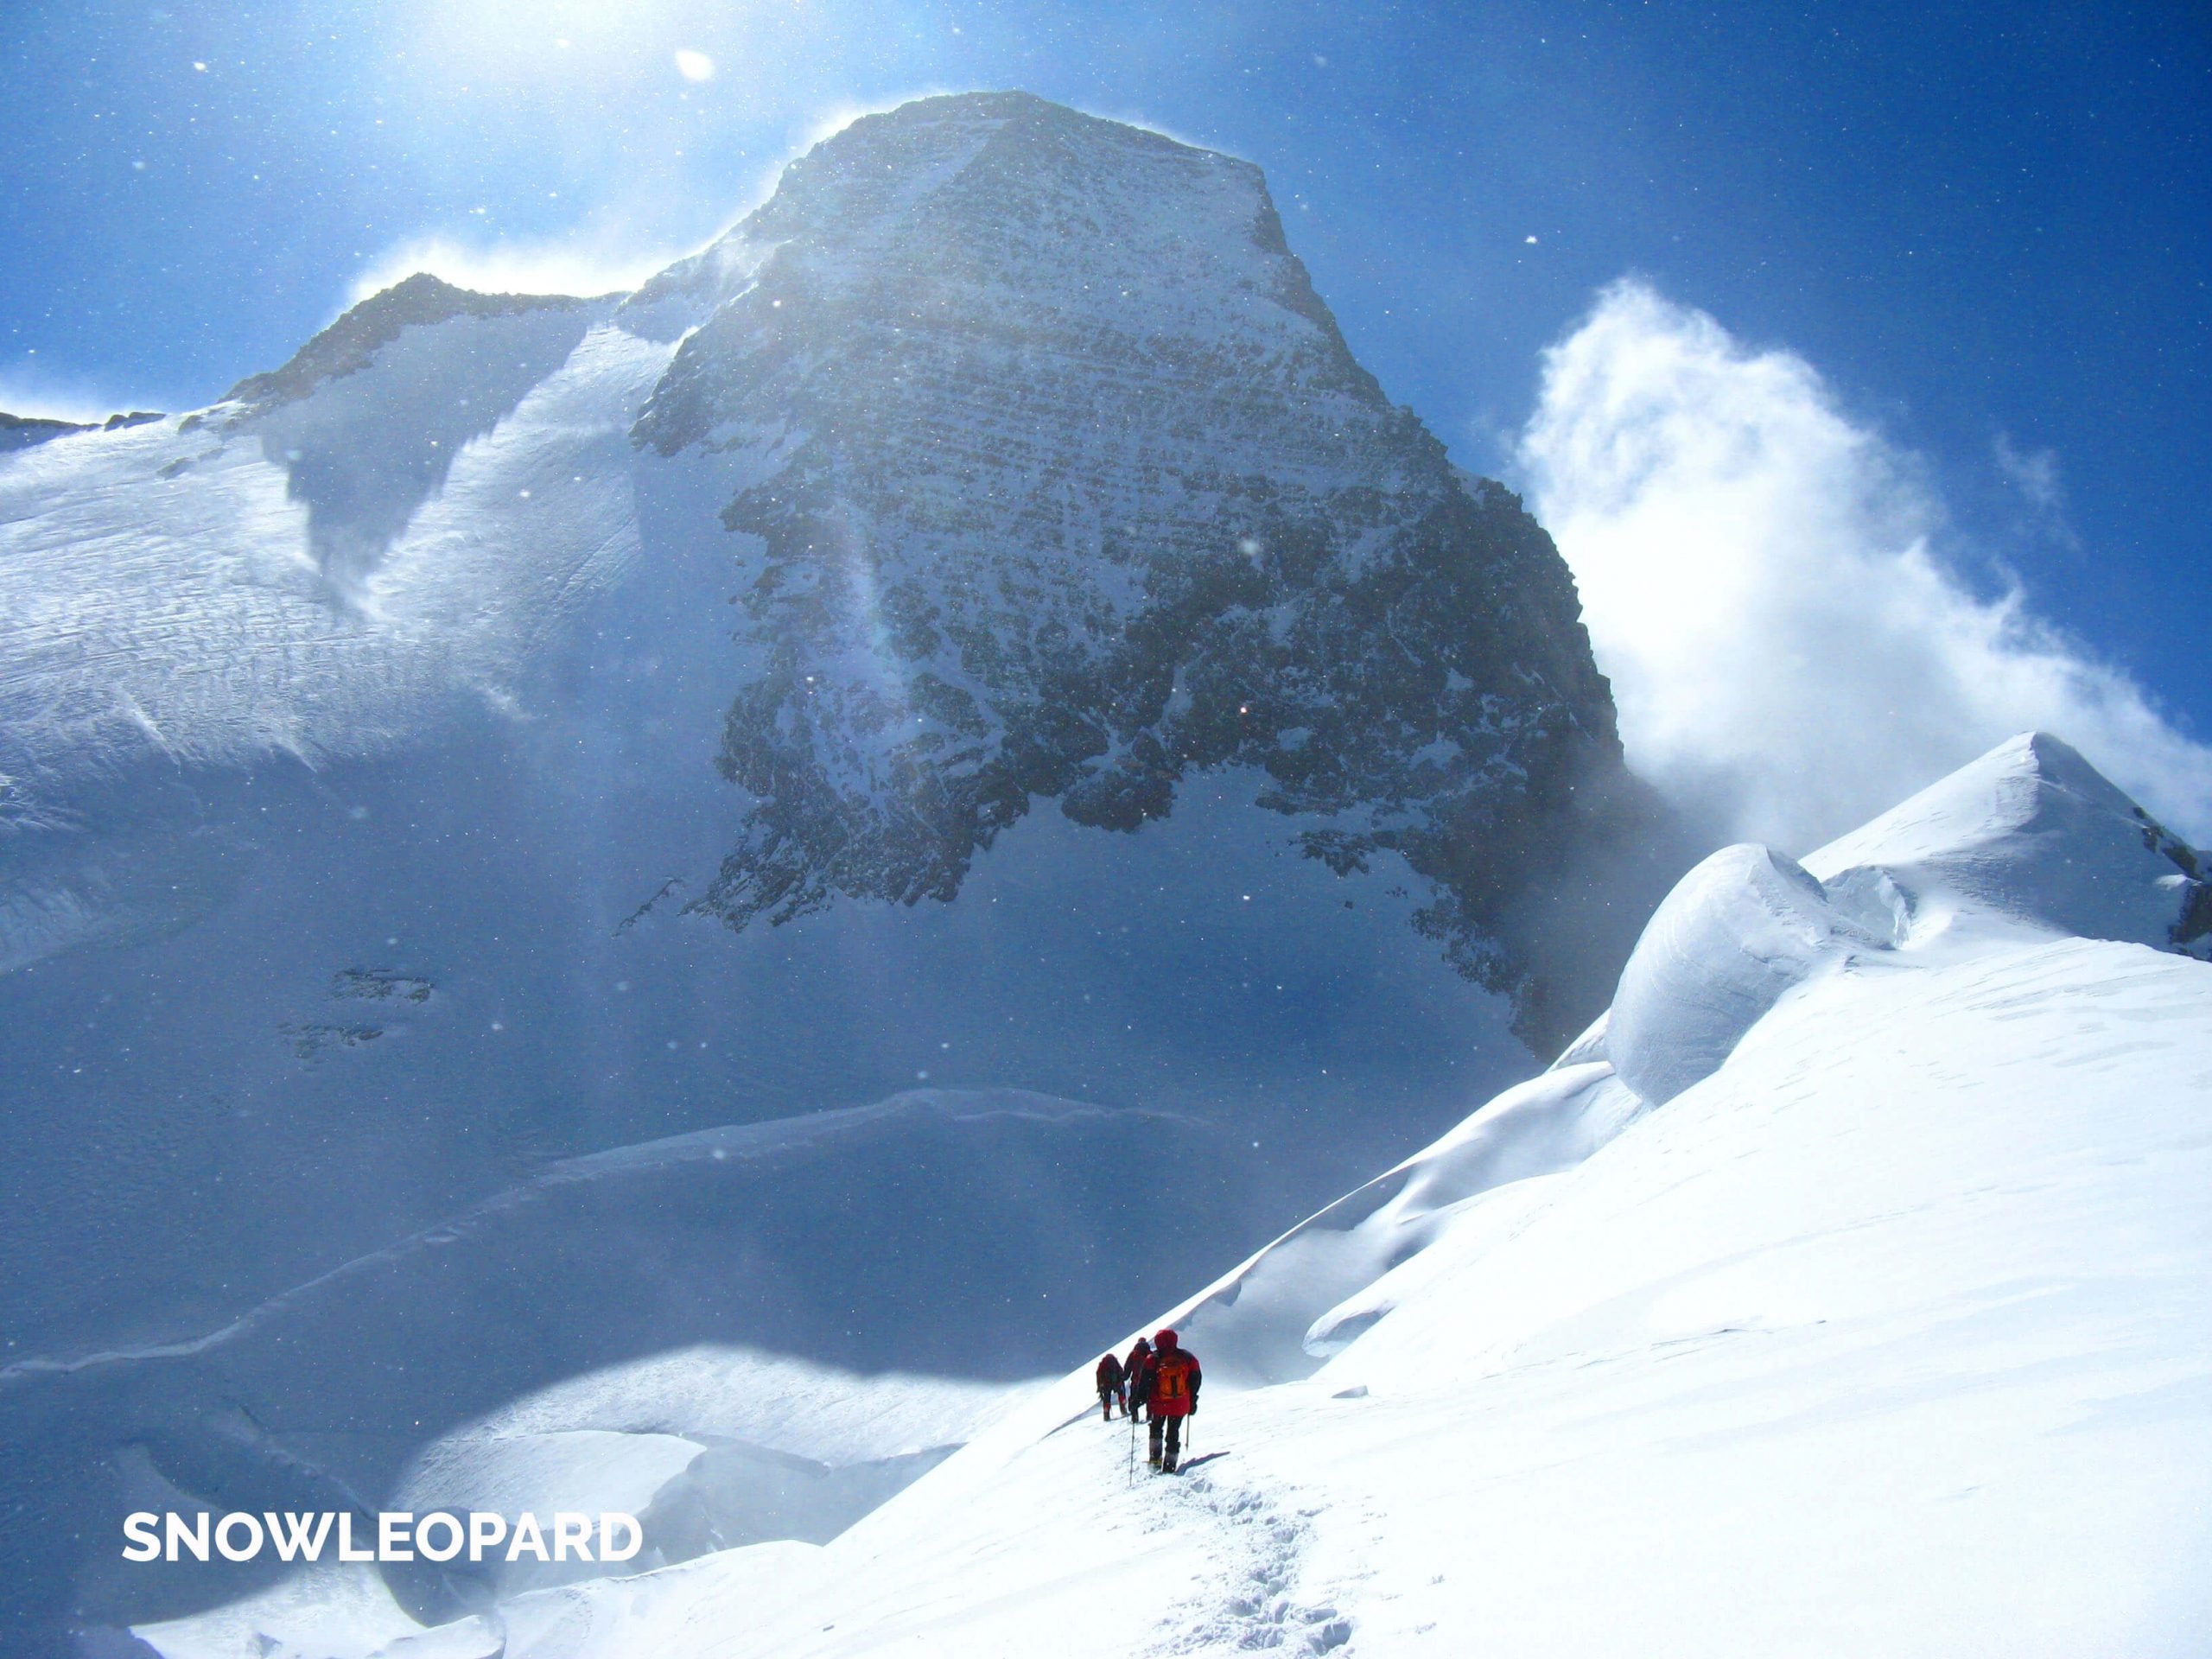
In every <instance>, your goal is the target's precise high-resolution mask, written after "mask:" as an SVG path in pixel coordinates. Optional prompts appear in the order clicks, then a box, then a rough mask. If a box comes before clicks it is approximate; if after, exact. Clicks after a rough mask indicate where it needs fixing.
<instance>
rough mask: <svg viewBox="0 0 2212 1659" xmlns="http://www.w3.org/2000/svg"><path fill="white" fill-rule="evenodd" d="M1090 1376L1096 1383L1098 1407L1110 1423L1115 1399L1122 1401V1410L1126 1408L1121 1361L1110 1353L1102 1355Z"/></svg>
mask: <svg viewBox="0 0 2212 1659" xmlns="http://www.w3.org/2000/svg"><path fill="white" fill-rule="evenodd" d="M1092 1376H1094V1378H1095V1379H1096V1382H1097V1383H1098V1408H1099V1409H1100V1410H1101V1411H1103V1412H1104V1413H1105V1414H1106V1421H1108V1422H1109V1423H1110V1422H1112V1421H1114V1402H1116V1401H1117V1400H1118V1401H1121V1402H1122V1410H1123V1411H1124V1412H1126V1411H1127V1410H1128V1401H1127V1399H1126V1398H1125V1397H1124V1395H1123V1394H1122V1378H1123V1376H1125V1373H1124V1372H1123V1371H1122V1362H1121V1361H1120V1360H1118V1359H1116V1358H1115V1357H1114V1356H1113V1355H1111V1354H1106V1355H1103V1356H1101V1357H1100V1359H1099V1361H1098V1369H1097V1370H1096V1371H1095V1372H1093V1373H1092Z"/></svg>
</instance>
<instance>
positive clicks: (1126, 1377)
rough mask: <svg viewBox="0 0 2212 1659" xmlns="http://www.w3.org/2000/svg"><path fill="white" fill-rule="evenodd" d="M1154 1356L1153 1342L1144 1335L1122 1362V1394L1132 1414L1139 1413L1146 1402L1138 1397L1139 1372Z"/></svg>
mask: <svg viewBox="0 0 2212 1659" xmlns="http://www.w3.org/2000/svg"><path fill="white" fill-rule="evenodd" d="M1151 1357H1152V1344H1150V1343H1149V1342H1147V1341H1146V1340H1145V1339H1144V1338H1142V1337H1139V1338H1137V1339H1136V1345H1135V1347H1133V1348H1131V1349H1130V1350H1129V1357H1128V1358H1127V1359H1125V1360H1123V1361H1122V1398H1123V1400H1124V1401H1125V1402H1127V1405H1126V1408H1127V1410H1128V1414H1129V1415H1130V1416H1132V1417H1134V1416H1135V1415H1136V1414H1137V1408H1138V1407H1139V1406H1141V1405H1142V1404H1143V1403H1144V1402H1142V1401H1141V1400H1139V1399H1138V1398H1137V1373H1138V1372H1139V1371H1141V1370H1143V1369H1144V1363H1145V1361H1147V1360H1148V1359H1150V1358H1151Z"/></svg>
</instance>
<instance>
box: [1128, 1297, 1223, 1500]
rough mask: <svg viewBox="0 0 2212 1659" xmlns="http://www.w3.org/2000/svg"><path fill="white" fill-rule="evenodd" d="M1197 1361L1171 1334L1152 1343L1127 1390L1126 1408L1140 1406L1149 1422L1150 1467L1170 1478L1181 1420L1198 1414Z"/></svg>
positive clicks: (1179, 1444) (1178, 1456) (1179, 1441)
mask: <svg viewBox="0 0 2212 1659" xmlns="http://www.w3.org/2000/svg"><path fill="white" fill-rule="evenodd" d="M1204 1380H1205V1379H1204V1375H1203V1373H1201V1372H1200V1370H1198V1356H1197V1355H1196V1354H1194V1353H1192V1352H1191V1351H1190V1350H1189V1349H1187V1348H1185V1347H1184V1346H1182V1344H1180V1343H1179V1341H1178V1340H1177V1338H1176V1335H1175V1332H1173V1331H1172V1330H1164V1331H1160V1332H1157V1333H1155V1334H1154V1337H1153V1339H1152V1351H1151V1353H1150V1354H1148V1355H1147V1356H1146V1357H1145V1361H1144V1364H1143V1368H1142V1369H1141V1370H1140V1371H1139V1372H1138V1373H1137V1375H1136V1377H1135V1380H1134V1381H1133V1382H1132V1383H1130V1386H1129V1401H1130V1408H1131V1409H1132V1410H1134V1409H1135V1407H1136V1405H1137V1404H1138V1403H1139V1402H1142V1404H1143V1406H1144V1408H1145V1414H1146V1415H1147V1417H1149V1418H1150V1419H1151V1420H1152V1432H1151V1434H1150V1436H1149V1445H1150V1446H1151V1452H1152V1455H1151V1459H1150V1461H1151V1464H1152V1466H1153V1467H1154V1468H1155V1469H1157V1470H1160V1471H1161V1472H1163V1473H1165V1474H1170V1475H1172V1474H1173V1473H1174V1472H1175V1465H1176V1464H1177V1463H1178V1462H1179V1460H1180V1459H1181V1457H1182V1453H1183V1420H1184V1419H1185V1418H1186V1417H1195V1416H1196V1415H1197V1414H1198V1384H1199V1383H1201V1382H1202V1381H1204Z"/></svg>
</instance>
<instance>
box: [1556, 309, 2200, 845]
mask: <svg viewBox="0 0 2212 1659" xmlns="http://www.w3.org/2000/svg"><path fill="white" fill-rule="evenodd" d="M1520 457H1521V461H1522V465H1523V466H1524V467H1526V468H1527V469H1528V474H1529V480H1530V482H1531V484H1532V486H1533V487H1532V491H1531V494H1532V498H1533V500H1532V505H1534V507H1535V512H1536V514H1537V516H1538V518H1540V519H1541V521H1542V522H1543V523H1544V524H1546V525H1547V526H1548V527H1549V528H1550V530H1551V531H1552V534H1553V536H1554V537H1555V538H1556V540H1557V542H1558V544H1559V548H1560V552H1561V553H1562V554H1563V555H1564V556H1566V558H1567V563H1568V564H1569V566H1570V567H1572V569H1573V572H1574V576H1575V581H1576V582H1577V584H1578V586H1579V587H1580V590H1581V596H1582V604H1583V618H1584V621H1585V623H1586V626H1588V628H1589V631H1590V638H1591V643H1592V648H1593V649H1594V651H1595V652H1596V654H1597V658H1598V662H1599V667H1600V668H1601V669H1602V670H1603V671H1605V673H1606V674H1607V675H1608V676H1609V677H1611V681H1612V685H1613V691H1614V696H1615V697H1616V699H1617V701H1618V707H1619V710H1620V724H1621V734H1622V738H1623V741H1624V744H1625V746H1626V747H1627V750H1628V753H1629V754H1630V757H1631V758H1632V760H1634V763H1635V765H1636V766H1637V770H1638V771H1640V772H1643V773H1644V774H1645V775H1646V776H1648V777H1649V778H1650V779H1652V780H1653V781H1655V782H1656V783H1657V784H1658V785H1660V787H1661V788H1662V791H1665V792H1666V793H1667V794H1668V795H1669V796H1670V797H1671V798H1674V799H1675V801H1676V802H1677V803H1678V804H1682V805H1684V806H1686V807H1689V808H1692V809H1693V810H1699V811H1700V812H1706V813H1711V814H1713V815H1714V816H1715V817H1718V819H1719V828H1720V829H1722V830H1723V831H1724V832H1725V833H1726V834H1728V835H1731V836H1743V837H1749V838H1753V839H1758V840H1762V841H1766V842H1771V843H1773V844H1775V845H1777V846H1784V847H1791V848H1801V849H1802V848H1805V847H1809V846H1812V845H1815V843H1817V842H1820V841H1821V840H1822V839H1824V838H1825V837H1827V836H1830V835H1833V834H1834V833H1835V832H1836V831H1837V830H1839V829H1842V828H1843V827H1845V826H1846V825H1848V824H1850V823H1855V822H1857V821H1858V820H1859V819H1861V818H1864V817H1866V816H1867V815H1868V814H1869V813H1870V812H1872V810H1875V809H1876V808H1878V806H1879V805H1880V804H1882V803H1883V802H1884V801H1885V800H1891V799H1895V798H1897V797H1899V796H1902V795H1904V794H1908V793H1910V791H1913V790H1915V789H1917V788H1918V787H1920V785H1923V784H1924V783H1926V782H1927V781H1928V780H1929V779H1930V778H1932V777H1936V776H1937V775H1939V774H1941V773H1942V772H1946V771H1948V770H1949V769H1950V768H1951V767H1953V766H1957V765H1959V764H1961V762H1962V761H1964V760H1967V758H1968V757H1970V756H1972V755H1974V754H1975V753H1979V752H1980V751H1982V750H1984V749H1986V748H1987V747H1989V746H1990V745H1991V744H1992V743H1994V742H1996V741H1998V740H1999V739H2000V738H2002V737H2004V736H2005V734H2008V733H2011V732H2014V731H2018V730H2022V729H2024V728H2043V729H2045V730H2049V731H2054V732H2057V733H2060V734H2063V735H2064V736H2065V737H2066V738H2067V740H2068V741H2069V742H2072V743H2074V744H2075V745H2076V746H2077V747H2080V748H2081V749H2082V751H2083V753H2086V754H2088V756H2089V757H2090V759H2091V760H2093V761H2094V762H2095V764H2096V765H2097V766H2100V767H2101V768H2102V769H2104V770H2105V771H2107V772H2109V773H2110V774H2111V775H2112V776H2113V778H2115V779H2118V780H2119V781H2120V783H2121V784H2123V785H2125V786H2126V788H2127V789H2129V790H2130V791H2133V792H2134V793H2135V794H2136V795H2138V796H2139V797H2140V798H2142V800H2143V801H2144V802H2145V804H2147V805H2148V806H2149V807H2150V808H2151V809H2152V810H2153V811H2155V812H2157V813H2158V814H2160V815H2161V816H2163V817H2165V818H2166V819H2167V820H2168V821H2169V822H2170V823H2173V824H2174V825H2175V826H2176V827H2177V829H2180V830H2181V831H2182V832H2183V834H2186V835H2190V836H2195V837H2196V838H2197V839H2199V840H2202V839H2203V838H2205V837H2206V836H2208V835H2212V816H2208V813H2207V809H2206V805H2205V803H2206V802H2207V801H2208V800H2212V750H2208V749H2207V748H2206V747H2204V746H2203V745H2202V744H2201V743H2198V742H2196V741H2192V740H2191V739H2190V738H2189V737H2187V736H2185V735H2184V734H2182V733H2180V732H2178V731H2177V730H2176V729H2175V728H2174V727H2173V726H2172V725H2171V723H2170V722H2169V721H2167V720H2166V718H2165V717H2164V715H2163V714H2161V713H2160V711H2159V710H2158V709H2157V708H2156V707H2155V706H2154V705H2153V704H2152V702H2151V700H2150V699H2149V698H2148V697H2147V696H2145V693H2144V692H2143V690H2142V689H2141V688H2140V687H2139V686H2138V685H2137V684H2136V683H2134V682H2133V680H2132V679H2131V678H2129V677H2128V676H2127V675H2126V673H2124V672H2123V671H2120V670H2119V669H2116V668H2114V667H2112V666H2110V665H2108V664H2103V663H2100V662H2097V661H2095V660H2094V659H2093V658H2090V657H2088V656H2087V655H2086V654H2085V653H2084V652H2082V648H2081V647H2080V646H2079V645H2076V644H2075V642H2073V641H2071V640H2069V639H2067V638H2066V637H2065V636H2064V635H2063V633H2061V632H2059V631H2058V630H2057V629H2056V628H2055V627H2053V626H2051V625H2050V623H2049V622H2047V621H2045V620H2043V619H2042V618H2040V617H2038V616H2037V615H2035V614H2034V613H2032V612H2031V610H2030V609H2029V608H2028V606H2027V603H2026V600H2025V597H2024V594H2022V593H2021V592H2020V591H2019V590H2018V588H2017V587H2015V588H2012V589H2010V590H2009V591H2007V592H2005V594H2002V595H2001V596H1999V597H1998V598H1996V599H1993V600H1985V599H1982V598H1980V597H1978V596H1977V595H1975V594H1974V593H1972V592H1971V591H1969V589H1968V588H1967V586H1966V584H1965V583H1964V582H1961V580H1960V578H1959V577H1958V575H1955V573H1954V572H1953V571H1951V570H1950V569H1947V568H1946V567H1945V565H1944V564H1943V563H1942V561H1941V559H1940V558H1939V557H1938V556H1936V554H1935V553H1934V552H1933V551H1931V548H1930V543H1931V542H1932V541H1933V540H1934V539H1935V538H1936V536H1937V534H1938V532H1939V531H1941V529H1942V525H1943V522H1944V512H1943V507H1942V502H1941V500H1940V499H1938V498H1937V497H1936V494H1935V493H1934V492H1933V491H1932V490H1931V488H1930V487H1929V485H1928V483H1927V482H1926V481H1925V479H1924V477H1923V468H1922V467H1921V466H1920V464H1919V462H1918V460H1917V458H1916V457H1915V456H1913V455H1912V454H1909V453H1905V452H1903V451H1900V450H1899V449H1897V448H1896V447H1894V446H1893V445H1891V444H1890V443H1889V442H1886V441H1885V439H1884V438H1883V437H1882V435H1880V434H1879V433H1878V432H1876V431H1873V430H1872V429H1868V428H1866V427H1865V426H1861V425H1859V424H1856V423H1853V421H1852V420H1851V419H1850V418H1849V417H1848V416H1847V415H1846V414H1845V413H1844V412H1843V411H1842V410H1840V408H1839V407H1838V406H1837V402H1836V399H1835V397H1834V394H1833V392H1832V391H1830V390H1829V388H1828V386H1827V384H1826V383H1825V382H1824V381H1823V380H1822V379H1821V375H1820V373H1819V372H1818V371H1817V370H1816V369H1815V368H1814V367H1813V365H1811V364H1809V363H1808V362H1806V361H1805V360H1804V359H1802V358H1800V357H1797V356H1796V355H1794V354H1793V353H1789V352H1784V351H1764V352H1761V351H1754V350H1752V349H1751V348H1749V347H1747V346H1745V345H1744V344H1743V343H1742V342H1740V341H1739V340H1736V339H1735V338H1734V337H1733V336H1732V335H1731V334H1729V333H1728V331H1727V330H1726V329H1725V328H1723V327H1721V326H1720V324H1719V323H1718V322H1717V321H1714V320H1713V318H1712V317H1710V316H1708V315H1706V314H1705V313H1703V312H1701V311H1697V310H1694V309H1692V308H1688V307H1686V306H1681V305H1676V304H1674V303H1672V302H1669V301H1668V300H1667V299H1665V298H1664V297H1663V296H1661V295H1659V294H1657V293H1656V292H1655V291H1653V290H1652V289H1650V288H1649V287H1647V286H1645V285H1643V284H1642V283H1636V282H1632V281H1624V282H1620V283H1615V284H1614V285H1613V286H1612V287H1611V288H1609V289H1606V290H1605V292H1604V293H1603V294H1602V295H1601V296H1599V301H1598V304H1597V307H1596V308H1595V309H1594V310H1593V311H1592V313H1591V315H1589V317H1588V318H1587V319H1586V321H1584V322H1583V323H1582V324H1581V326H1580V327H1578V328H1576V329H1575V330H1574V332H1573V334H1570V335H1568V336H1567V338H1566V339H1565V340H1561V341H1560V343H1559V344H1558V345H1556V346H1554V347H1553V348H1552V349H1551V350H1550V351H1549V352H1548V353H1546V356H1545V363H1544V376H1543V389H1542V393H1541V399H1540V401H1539V404H1538V406H1537V409H1536V412H1535V415H1534V416H1533V417H1531V419H1530V421H1529V425H1528V428H1527V429H1526V430H1525V431H1524V432H1523V434H1522V442H1521V449H1520Z"/></svg>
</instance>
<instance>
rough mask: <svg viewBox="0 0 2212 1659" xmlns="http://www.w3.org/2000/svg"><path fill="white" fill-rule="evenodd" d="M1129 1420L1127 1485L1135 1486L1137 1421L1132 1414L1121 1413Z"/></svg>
mask: <svg viewBox="0 0 2212 1659" xmlns="http://www.w3.org/2000/svg"><path fill="white" fill-rule="evenodd" d="M1122 1415H1123V1416H1124V1417H1127V1418H1128V1420H1129V1484H1130V1485H1132V1486H1134V1485H1135V1484H1137V1420H1136V1416H1135V1413H1133V1412H1123V1413H1122Z"/></svg>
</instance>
